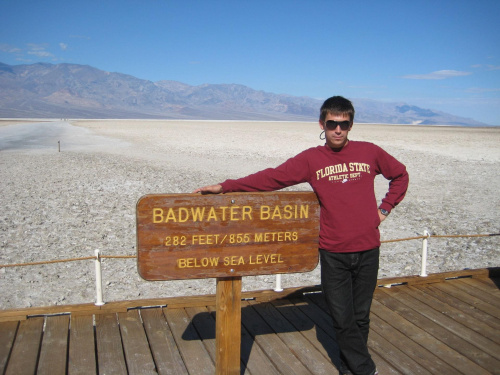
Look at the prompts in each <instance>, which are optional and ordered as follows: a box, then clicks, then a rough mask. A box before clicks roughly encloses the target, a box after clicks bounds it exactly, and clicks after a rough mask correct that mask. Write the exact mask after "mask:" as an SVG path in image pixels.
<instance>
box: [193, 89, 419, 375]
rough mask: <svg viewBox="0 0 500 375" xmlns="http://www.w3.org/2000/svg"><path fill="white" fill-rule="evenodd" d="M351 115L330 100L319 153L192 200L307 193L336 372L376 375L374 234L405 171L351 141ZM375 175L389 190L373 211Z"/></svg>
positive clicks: (398, 194) (399, 192) (401, 191)
mask: <svg viewBox="0 0 500 375" xmlns="http://www.w3.org/2000/svg"><path fill="white" fill-rule="evenodd" d="M354 112H355V111H354V107H353V105H352V103H351V102H350V101H349V100H347V99H345V98H343V97H341V96H334V97H331V98H329V99H327V100H326V101H325V102H324V103H323V105H322V107H321V113H320V119H319V126H320V128H321V129H322V130H323V132H324V135H325V138H324V139H325V140H326V144H325V145H324V146H318V147H313V148H310V149H308V150H305V151H303V152H301V153H300V154H298V155H297V156H295V157H293V158H291V159H289V160H287V161H286V162H284V163H283V164H281V165H280V166H278V167H276V168H269V169H265V170H263V171H260V172H257V173H254V174H251V175H249V176H246V177H243V178H240V179H237V180H226V181H224V182H223V183H221V184H218V185H210V186H205V187H202V188H199V189H196V190H195V191H194V193H202V194H207V193H215V194H219V193H226V192H235V191H272V190H278V189H282V188H284V187H287V186H291V185H295V184H299V183H302V182H308V183H309V184H310V185H311V187H312V188H313V190H314V192H315V193H316V195H317V196H318V200H319V204H320V207H321V212H320V233H319V252H320V260H321V285H322V288H323V293H324V295H325V298H326V301H327V303H328V307H329V309H330V313H331V315H332V320H333V328H334V331H335V333H336V338H337V342H338V345H339V348H340V358H341V364H340V371H341V372H342V373H343V374H355V375H373V374H376V373H377V372H376V367H375V363H374V362H373V360H372V358H371V356H370V354H369V352H368V347H367V341H368V331H369V324H370V318H369V315H370V307H371V302H372V298H373V292H374V290H375V287H376V282H377V274H378V267H379V246H380V233H379V230H378V227H379V225H380V223H381V222H382V221H384V220H385V219H386V217H387V215H389V213H390V212H391V210H392V209H393V208H394V207H395V206H396V205H397V204H398V203H399V202H401V200H402V199H403V198H404V196H405V194H406V190H407V187H408V181H409V179H408V173H407V172H406V168H405V166H404V165H403V164H401V163H400V162H399V161H397V160H396V159H395V158H394V157H392V156H391V155H389V154H388V153H387V152H385V151H384V150H382V149H381V148H380V147H378V146H376V145H374V144H372V143H368V142H357V141H351V140H349V139H348V135H349V132H350V131H351V129H352V126H353V120H354ZM322 134H323V133H322ZM378 174H382V175H383V176H384V177H385V178H386V179H388V180H389V181H390V183H389V191H388V192H387V194H386V195H385V197H384V198H383V199H382V202H381V204H380V206H378V207H377V200H376V197H375V191H374V179H375V176H376V175H378Z"/></svg>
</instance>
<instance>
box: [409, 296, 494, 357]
mask: <svg viewBox="0 0 500 375" xmlns="http://www.w3.org/2000/svg"><path fill="white" fill-rule="evenodd" d="M407 291H408V293H411V295H412V297H414V298H416V299H418V300H419V301H421V302H423V303H425V304H426V305H429V306H430V307H432V308H433V309H434V310H436V311H439V312H440V313H441V314H444V315H446V316H448V317H450V318H452V319H453V320H455V321H456V322H458V323H461V324H463V325H464V326H466V327H468V328H470V329H472V330H473V331H475V332H477V333H479V334H480V335H481V336H484V337H488V338H489V339H490V340H492V341H494V342H495V343H496V344H498V345H500V336H498V335H492V334H491V333H492V331H491V327H490V326H489V325H488V324H486V323H483V322H482V321H481V320H479V319H477V318H474V317H473V316H471V315H469V314H467V312H466V311H463V310H460V309H457V308H456V307H454V306H452V305H448V304H447V303H445V302H444V301H442V300H439V299H437V298H435V297H434V296H433V295H432V294H430V293H426V291H425V289H419V288H415V287H409V288H408V290H407ZM499 350H500V346H499Z"/></svg>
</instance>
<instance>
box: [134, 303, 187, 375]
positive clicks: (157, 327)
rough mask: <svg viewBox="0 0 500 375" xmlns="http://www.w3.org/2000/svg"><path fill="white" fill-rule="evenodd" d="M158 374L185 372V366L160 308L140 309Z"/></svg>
mask: <svg viewBox="0 0 500 375" xmlns="http://www.w3.org/2000/svg"><path fill="white" fill-rule="evenodd" d="M140 313H141V317H142V320H143V322H144V328H145V330H146V335H147V337H148V341H149V345H150V346H151V352H152V354H153V358H154V361H155V363H156V368H157V370H158V374H159V375H174V374H179V375H180V374H187V373H188V371H187V368H186V365H185V364H184V362H183V361H182V357H181V355H180V353H179V349H178V348H177V345H176V343H175V340H174V337H173V336H172V332H171V331H170V328H169V327H168V324H167V321H166V320H165V317H164V315H163V312H162V310H161V308H151V309H142V310H140Z"/></svg>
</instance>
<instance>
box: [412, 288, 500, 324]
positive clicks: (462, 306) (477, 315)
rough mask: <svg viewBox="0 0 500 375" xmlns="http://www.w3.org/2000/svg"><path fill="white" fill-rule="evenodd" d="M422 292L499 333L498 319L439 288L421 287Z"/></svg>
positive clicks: (499, 322)
mask: <svg viewBox="0 0 500 375" xmlns="http://www.w3.org/2000/svg"><path fill="white" fill-rule="evenodd" d="M420 288H422V290H424V291H425V293H427V294H429V295H431V296H433V297H434V298H436V299H438V300H440V301H442V302H444V303H446V304H448V305H450V306H453V307H454V308H455V309H457V310H458V311H460V312H462V313H464V314H467V315H470V316H471V317H472V318H473V319H476V320H477V321H480V322H483V323H486V324H488V325H489V326H490V327H491V328H492V329H495V330H497V331H499V332H500V319H499V318H498V317H495V316H492V315H490V314H488V313H485V312H484V311H482V310H480V309H478V308H477V307H476V306H475V305H471V304H469V303H466V302H464V301H462V300H461V299H458V298H456V297H454V296H453V295H451V294H448V293H445V292H443V291H441V290H440V289H439V288H436V287H435V286H421V287H420Z"/></svg>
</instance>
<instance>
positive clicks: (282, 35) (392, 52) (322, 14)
mask: <svg viewBox="0 0 500 375" xmlns="http://www.w3.org/2000/svg"><path fill="white" fill-rule="evenodd" d="M0 62H3V63H6V64H10V65H18V64H31V63H35V62H48V63H53V64H58V63H74V64H85V65H91V66H93V67H96V68H98V69H102V70H106V71H110V72H120V73H125V74H130V75H133V76H136V77H139V78H142V79H148V80H151V81H159V80H174V81H180V82H184V83H187V84H190V85H199V84H203V83H239V84H243V85H246V86H249V87H251V88H253V89H256V90H264V91H268V92H273V93H278V94H290V95H296V96H309V97H313V98H318V99H325V98H327V97H329V96H332V95H343V96H346V97H348V98H369V99H377V100H382V101H397V102H400V101H401V102H406V103H408V104H413V105H417V106H420V107H422V108H430V109H435V110H441V111H444V112H448V113H451V114H454V115H458V116H463V117H469V118H473V119H475V120H478V121H483V122H485V123H487V124H491V125H500V1H499V0H475V1H472V0H471V1H463V0H442V1H441V0H432V1H420V0H413V1H409V0H408V1H406V0H397V1H396V0H394V1H390V0H378V1H369V0H366V1H361V0H351V1H345V0H342V1H336V0H335V1H334V0H330V1H324V0H302V1H293V0H288V1H281V0H246V1H237V0H233V1H222V0H220V1H218V0H213V1H211V0H205V1H202V0H198V1H195V0H121V1H115V0H101V1H94V0H86V1H80V0H65V1H57V0H31V1H28V0H0Z"/></svg>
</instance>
